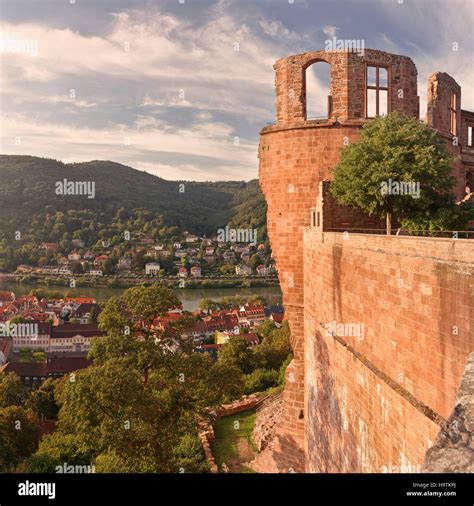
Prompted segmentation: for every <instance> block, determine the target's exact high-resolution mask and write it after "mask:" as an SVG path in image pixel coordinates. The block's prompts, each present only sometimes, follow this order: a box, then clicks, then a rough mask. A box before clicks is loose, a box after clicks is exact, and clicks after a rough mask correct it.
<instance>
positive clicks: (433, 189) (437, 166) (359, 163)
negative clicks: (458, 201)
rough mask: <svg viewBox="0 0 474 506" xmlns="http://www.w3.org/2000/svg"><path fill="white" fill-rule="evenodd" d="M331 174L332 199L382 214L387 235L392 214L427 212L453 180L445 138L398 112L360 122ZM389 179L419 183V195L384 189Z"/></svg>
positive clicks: (451, 184) (380, 215) (373, 213)
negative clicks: (356, 139)
mask: <svg viewBox="0 0 474 506" xmlns="http://www.w3.org/2000/svg"><path fill="white" fill-rule="evenodd" d="M333 177H334V180H333V182H332V183H331V188H330V191H331V193H332V194H333V196H334V197H335V198H336V200H337V201H338V202H339V203H340V204H342V205H347V206H353V207H358V208H361V209H363V210H364V211H365V212H367V213H368V214H369V215H376V216H379V217H381V218H382V217H383V216H385V217H386V225H387V234H390V233H391V225H392V215H393V214H394V213H395V214H396V215H398V216H399V217H401V218H412V217H416V216H417V215H418V214H419V213H420V212H429V211H430V210H431V209H433V208H434V207H436V206H437V204H438V203H439V199H440V196H441V195H443V194H446V193H449V192H451V190H452V187H453V184H454V178H453V177H452V176H451V168H450V157H449V154H448V152H447V150H446V146H445V144H444V141H443V140H442V139H441V138H440V137H439V136H438V134H437V133H436V131H434V130H433V129H431V128H429V127H428V126H427V125H426V124H424V123H421V122H420V121H418V120H417V119H415V118H408V117H405V116H403V115H401V114H399V113H397V112H394V113H391V114H389V115H387V116H381V117H378V118H376V119H374V120H372V121H370V122H368V123H366V124H365V125H364V127H363V129H362V133H361V138H360V141H359V142H355V143H353V144H350V145H348V146H347V147H346V148H344V149H343V150H342V151H341V159H340V162H339V164H338V165H337V166H336V167H335V168H334V171H333ZM391 182H392V183H398V184H399V183H402V182H403V183H413V184H414V185H417V184H418V183H419V189H420V192H419V196H417V195H416V192H411V193H410V192H405V193H408V194H404V195H401V194H396V193H397V192H396V191H395V192H393V191H391V189H392V188H389V184H390V183H391ZM413 188H416V186H415V187H413ZM398 193H400V192H398ZM414 197H415V198H414Z"/></svg>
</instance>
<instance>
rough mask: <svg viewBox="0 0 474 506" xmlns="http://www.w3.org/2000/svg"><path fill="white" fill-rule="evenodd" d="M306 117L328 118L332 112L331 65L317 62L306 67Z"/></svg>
mask: <svg viewBox="0 0 474 506" xmlns="http://www.w3.org/2000/svg"><path fill="white" fill-rule="evenodd" d="M305 78H306V79H305V81H306V119H328V117H329V115H330V113H331V102H330V95H329V94H330V87H331V65H330V64H329V63H326V62H322V61H321V62H316V63H313V64H312V65H310V66H309V67H307V68H306V74H305Z"/></svg>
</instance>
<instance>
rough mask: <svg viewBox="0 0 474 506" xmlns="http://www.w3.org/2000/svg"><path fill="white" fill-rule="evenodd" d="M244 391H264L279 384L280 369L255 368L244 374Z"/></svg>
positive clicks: (249, 392)
mask: <svg viewBox="0 0 474 506" xmlns="http://www.w3.org/2000/svg"><path fill="white" fill-rule="evenodd" d="M244 383H245V387H244V393H246V394H252V393H254V392H263V391H265V390H267V389H268V388H270V387H273V386H275V385H277V384H278V371H275V370H274V369H255V371H253V372H251V373H250V374H246V375H245V376H244Z"/></svg>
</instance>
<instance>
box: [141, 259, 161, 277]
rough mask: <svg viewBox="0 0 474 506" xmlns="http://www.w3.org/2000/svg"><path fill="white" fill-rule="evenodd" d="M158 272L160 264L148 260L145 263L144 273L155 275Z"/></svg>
mask: <svg viewBox="0 0 474 506" xmlns="http://www.w3.org/2000/svg"><path fill="white" fill-rule="evenodd" d="M159 272H160V264H159V263H157V262H149V263H147V264H145V274H146V275H147V276H156V275H158V273H159Z"/></svg>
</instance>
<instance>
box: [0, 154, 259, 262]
mask: <svg viewBox="0 0 474 506" xmlns="http://www.w3.org/2000/svg"><path fill="white" fill-rule="evenodd" d="M65 179H66V180H67V181H80V182H83V181H84V182H89V183H90V182H93V183H94V198H89V197H88V196H87V195H58V194H57V193H56V188H57V184H58V182H62V181H64V180H65ZM0 192H1V196H2V197H1V206H0V257H3V260H4V262H6V264H5V265H4V266H3V267H4V268H6V267H7V266H8V267H10V268H11V267H13V265H10V264H18V263H23V262H25V263H28V261H29V259H33V260H34V257H35V254H37V255H39V254H40V253H39V252H36V253H35V250H36V248H37V247H38V245H40V244H41V243H44V242H46V243H49V242H51V243H53V242H54V243H58V244H59V245H60V247H61V249H62V250H64V251H67V250H68V249H69V248H70V247H71V245H72V241H73V240H74V239H77V240H81V241H83V242H84V244H85V246H86V247H93V246H94V245H96V244H98V243H100V242H101V241H104V240H105V241H109V242H110V243H111V245H112V246H114V245H118V244H120V243H121V242H122V241H123V237H124V233H125V232H126V231H127V232H129V233H130V236H131V240H132V241H133V240H136V239H139V238H140V237H142V236H143V235H147V236H150V237H151V238H153V240H155V241H167V240H173V239H174V238H176V239H178V238H180V237H182V232H183V231H185V230H187V231H188V232H190V233H193V234H198V235H207V236H208V237H209V236H212V235H215V234H216V232H217V230H218V229H219V228H221V227H225V226H226V225H229V226H231V227H235V228H256V229H258V237H259V240H260V241H265V240H266V204H265V200H264V198H263V195H262V193H261V191H260V187H259V185H258V181H257V180H253V181H249V182H245V181H225V182H190V181H167V180H165V179H162V178H160V177H157V176H154V175H151V174H149V173H146V172H142V171H138V170H135V169H133V168H131V167H127V166H125V165H121V164H119V163H114V162H110V161H91V162H85V163H71V164H65V163H62V162H60V161H57V160H52V159H45V158H38V157H33V156H13V155H1V156H0Z"/></svg>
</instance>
